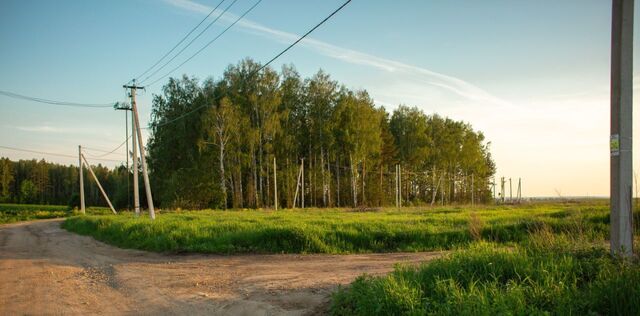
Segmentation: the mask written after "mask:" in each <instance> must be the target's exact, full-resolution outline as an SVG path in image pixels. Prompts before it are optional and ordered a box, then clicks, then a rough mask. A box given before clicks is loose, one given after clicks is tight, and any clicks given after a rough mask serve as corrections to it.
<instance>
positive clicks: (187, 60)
mask: <svg viewBox="0 0 640 316" xmlns="http://www.w3.org/2000/svg"><path fill="white" fill-rule="evenodd" d="M260 2H262V0H258V1H257V2H256V3H254V4H253V5H252V6H251V7H250V8H249V9H248V10H246V11H245V12H244V13H242V15H240V16H239V17H238V18H237V19H236V20H235V21H233V23H231V24H230V25H229V26H228V27H227V28H225V29H224V30H223V31H222V32H220V34H218V36H216V37H215V38H213V39H212V40H211V41H209V42H208V43H207V44H206V45H204V46H203V47H202V48H200V49H199V50H198V51H197V52H195V54H193V55H191V57H189V58H187V59H186V60H185V61H183V62H182V63H181V64H180V65H178V66H177V67H175V68H173V69H171V71H169V72H168V73H166V74H165V75H164V76H162V77H160V78H158V79H156V80H154V81H153V82H151V83H150V84H147V85H146V86H147V87H149V86H152V85H154V84H155V83H157V82H158V81H160V80H162V79H164V78H166V77H167V76H169V75H170V74H171V73H173V72H174V71H176V70H177V69H178V68H180V67H182V66H183V65H184V64H186V63H187V62H189V61H190V60H191V59H193V58H194V57H196V56H197V55H198V54H200V53H201V52H202V51H203V50H204V49H205V48H207V47H209V45H211V44H212V43H213V42H215V41H216V40H218V38H220V37H221V36H222V35H223V34H224V33H226V32H227V31H228V30H229V29H230V28H232V27H233V26H234V25H236V23H238V21H240V20H241V19H242V18H244V16H245V15H247V14H248V13H249V12H251V11H252V10H253V9H254V8H255V7H257V6H258V4H260ZM145 80H146V79H145Z"/></svg>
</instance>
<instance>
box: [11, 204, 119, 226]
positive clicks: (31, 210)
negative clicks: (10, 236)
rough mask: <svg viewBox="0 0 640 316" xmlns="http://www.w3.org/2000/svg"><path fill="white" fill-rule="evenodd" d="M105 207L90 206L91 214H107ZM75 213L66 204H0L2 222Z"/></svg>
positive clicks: (64, 215) (65, 215)
mask: <svg viewBox="0 0 640 316" xmlns="http://www.w3.org/2000/svg"><path fill="white" fill-rule="evenodd" d="M105 210H108V209H107V208H104V207H90V208H88V209H87V212H88V213H89V214H106V213H105V212H104V211H105ZM72 215H75V213H74V210H71V209H69V207H68V206H66V205H38V204H0V224H7V223H15V222H22V221H30V220H36V219H48V218H61V217H68V216H72Z"/></svg>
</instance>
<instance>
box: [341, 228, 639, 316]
mask: <svg viewBox="0 0 640 316" xmlns="http://www.w3.org/2000/svg"><path fill="white" fill-rule="evenodd" d="M573 236H575V235H554V234H546V233H542V234H538V233H534V234H533V237H532V238H531V239H530V240H528V241H526V242H524V243H522V244H521V245H517V246H515V247H513V248H509V249H505V248H504V247H500V246H498V245H496V244H492V243H483V242H480V243H476V244H474V245H472V246H471V247H470V248H469V249H466V250H461V251H457V252H453V253H451V254H450V255H448V256H446V257H444V258H441V259H437V260H434V261H431V262H429V263H426V264H423V265H421V266H418V267H410V266H398V267H396V268H395V270H394V271H393V272H392V273H391V274H389V275H387V276H384V277H371V276H367V275H364V276H361V277H359V278H357V279H356V280H355V281H354V282H353V283H352V284H351V285H350V286H349V287H346V288H340V289H338V291H337V292H336V293H334V294H333V300H332V305H331V309H330V312H331V314H333V315H638V313H639V312H640V266H639V265H638V264H637V263H635V264H634V263H630V262H624V261H619V260H613V259H611V257H610V256H609V253H608V251H607V249H605V247H604V246H602V245H600V246H594V245H593V244H592V243H590V242H588V241H584V240H574V239H573ZM536 239H537V241H536Z"/></svg>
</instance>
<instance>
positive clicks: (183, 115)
mask: <svg viewBox="0 0 640 316" xmlns="http://www.w3.org/2000/svg"><path fill="white" fill-rule="evenodd" d="M261 1H262V0H259V1H258V2H256V4H254V5H253V7H251V8H249V10H248V11H247V12H245V13H244V14H243V15H242V16H240V18H238V20H236V21H235V22H233V24H235V23H236V22H238V21H239V20H240V19H241V18H242V17H243V16H245V15H246V14H247V13H248V12H249V11H251V10H252V9H253V8H254V7H255V6H257V5H258V3H260V2H261ZM349 2H351V0H348V1H346V2H345V3H343V4H342V5H341V6H340V7H338V8H337V9H336V10H335V11H333V12H332V13H331V14H329V15H328V16H327V17H326V18H324V20H322V21H320V23H318V24H316V26H314V27H313V28H311V29H310V30H309V31H307V32H306V33H305V34H304V35H302V36H300V38H298V39H297V40H296V41H295V42H293V43H292V44H291V45H289V46H288V47H287V48H285V49H284V50H283V51H281V52H280V53H278V54H277V55H276V56H275V57H273V58H271V60H269V61H268V62H267V63H266V64H264V65H263V66H262V67H260V68H259V69H258V70H256V71H254V72H252V73H251V75H250V76H253V75H254V74H256V73H257V72H259V71H260V70H262V69H264V68H265V67H266V66H267V65H269V64H270V63H272V62H273V61H274V60H276V59H277V58H278V57H280V56H282V54H284V53H286V52H287V51H288V50H289V49H291V48H292V47H293V46H295V45H296V44H298V43H299V42H300V41H301V40H302V39H304V38H305V37H307V35H309V34H311V33H312V32H313V31H315V30H316V29H317V28H318V27H320V25H322V24H324V23H325V22H327V20H329V19H330V18H331V17H332V16H334V15H335V14H336V13H338V11H340V10H342V8H344V7H345V6H346V5H347V4H349ZM233 24H231V25H230V26H229V27H228V28H227V29H226V30H228V29H229V28H230V27H231V26H233ZM226 30H225V31H226ZM222 34H224V32H223V33H221V34H220V35H222ZM220 35H218V36H220ZM216 39H217V37H216V38H214V40H216ZM210 43H211V42H210ZM207 45H208V44H207ZM205 47H206V46H205ZM205 47H203V48H202V49H204V48H205ZM202 49H201V50H200V51H202ZM200 51H198V52H196V54H194V55H193V56H191V57H190V58H189V59H191V58H193V57H194V56H195V55H197V54H198V53H199V52H200ZM189 59H187V60H186V61H185V63H186V62H187V61H189ZM183 64H184V63H183ZM181 65H182V64H181ZM181 65H180V66H181ZM180 66H178V67H180ZM175 69H177V68H175ZM175 69H173V70H175ZM173 70H172V71H171V72H173ZM171 72H169V73H168V74H166V75H165V76H163V77H161V78H160V79H162V78H164V77H166V76H168V75H169V74H170V73H171ZM160 79H158V80H156V81H154V82H152V83H151V84H148V85H147V87H148V86H150V85H152V84H154V83H156V82H158V81H159V80H160ZM207 105H208V104H206V103H205V104H203V105H200V106H198V107H196V108H194V109H192V110H191V111H189V112H187V113H185V114H182V115H180V116H178V117H176V118H174V119H172V120H169V121H167V122H163V123H161V124H158V125H155V127H161V126H165V125H168V124H171V123H173V122H175V121H178V120H181V119H182V118H184V117H186V116H188V115H190V114H192V113H195V112H196V111H197V110H199V109H201V108H204V107H206V106H207ZM147 129H148V127H147Z"/></svg>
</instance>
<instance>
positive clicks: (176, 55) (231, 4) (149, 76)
mask: <svg viewBox="0 0 640 316" xmlns="http://www.w3.org/2000/svg"><path fill="white" fill-rule="evenodd" d="M224 1H225V0H223V1H222V2H224ZM237 1H238V0H233V1H232V2H231V3H230V4H229V5H228V6H227V7H226V8H225V9H224V10H223V11H222V13H220V14H219V15H218V16H217V17H216V18H215V19H213V21H211V23H209V25H207V27H205V28H204V29H203V30H202V31H200V33H198V35H196V37H194V38H193V39H191V41H190V42H189V43H188V44H187V45H186V46H184V47H183V48H182V49H181V50H180V51H179V52H178V53H177V54H175V55H173V57H171V59H169V60H168V61H167V62H166V63H164V64H163V65H162V66H161V67H160V68H158V69H156V70H155V71H154V72H153V73H152V74H150V75H148V76H147V77H146V78H144V79H143V80H142V81H141V82H140V83H141V84H142V83H144V82H145V81H147V80H148V79H149V78H151V77H153V75H155V74H157V73H158V72H159V71H160V70H162V69H163V68H164V67H166V66H167V65H168V64H169V63H171V62H172V61H173V60H174V59H176V57H178V55H180V54H182V52H184V50H185V49H187V48H188V47H189V46H191V44H193V42H195V40H197V39H198V38H199V37H200V35H202V34H203V33H204V32H205V31H206V30H208V29H209V28H210V27H211V26H212V25H213V24H214V23H216V22H217V21H218V20H219V19H220V18H221V17H222V16H223V15H224V14H225V13H227V11H228V10H229V9H230V8H231V7H232V6H233V5H234V4H235V3H236V2H237ZM222 2H220V3H219V4H218V6H216V8H218V7H219V6H220V5H221V4H222ZM213 10H214V11H215V8H214V9H213ZM207 45H208V44H207ZM196 54H197V53H196ZM182 65H183V64H181V65H180V66H182ZM180 66H178V67H176V69H177V68H179V67H180ZM174 70H175V69H174ZM172 72H173V70H172ZM163 78H164V77H163Z"/></svg>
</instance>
